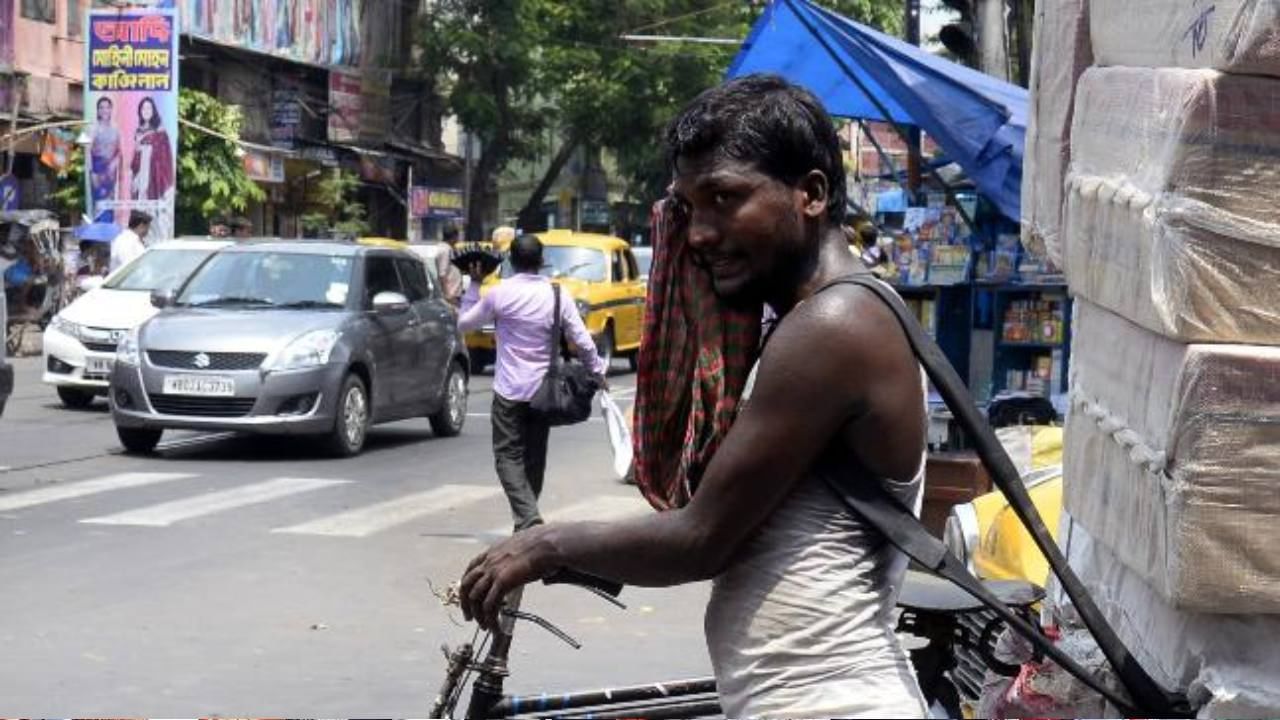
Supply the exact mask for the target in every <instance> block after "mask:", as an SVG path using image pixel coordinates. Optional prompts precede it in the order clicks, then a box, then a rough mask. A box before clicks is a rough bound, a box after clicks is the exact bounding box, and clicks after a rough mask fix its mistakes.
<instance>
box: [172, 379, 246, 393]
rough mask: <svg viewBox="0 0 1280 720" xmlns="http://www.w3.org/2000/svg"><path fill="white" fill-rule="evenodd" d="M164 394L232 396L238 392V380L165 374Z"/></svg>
mask: <svg viewBox="0 0 1280 720" xmlns="http://www.w3.org/2000/svg"><path fill="white" fill-rule="evenodd" d="M164 394H165V395H201V396H205V397H231V396H232V395H235V394H236V381H235V380H232V379H231V378H225V377H205V376H202V375H165V376H164Z"/></svg>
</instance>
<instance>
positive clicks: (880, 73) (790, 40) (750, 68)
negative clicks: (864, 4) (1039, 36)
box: [728, 0, 1028, 220]
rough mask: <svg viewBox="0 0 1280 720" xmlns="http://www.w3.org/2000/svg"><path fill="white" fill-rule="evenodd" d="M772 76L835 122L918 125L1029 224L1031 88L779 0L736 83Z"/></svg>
mask: <svg viewBox="0 0 1280 720" xmlns="http://www.w3.org/2000/svg"><path fill="white" fill-rule="evenodd" d="M757 72H767V73H776V74H778V75H782V76H783V77H785V78H787V79H788V80H790V81H792V82H794V83H796V84H798V85H802V86H804V87H806V88H808V89H809V90H810V91H812V92H813V93H814V94H815V95H817V96H818V98H819V99H821V100H822V103H823V105H825V106H826V108H827V111H828V112H830V113H831V114H832V115H836V116H839V117H848V118H860V119H864V120H879V121H891V122H896V123H900V124H908V125H916V126H919V127H920V128H921V129H923V130H924V131H925V132H927V133H929V136H930V137H932V138H933V139H934V140H935V141H937V143H938V145H939V146H940V147H942V149H943V151H944V152H945V153H946V154H947V157H949V158H950V159H951V160H953V161H955V162H956V163H958V164H959V165H960V166H961V167H963V168H964V170H965V173H966V174H967V175H968V176H969V177H970V178H971V179H972V180H973V182H974V184H975V185H976V186H977V187H978V189H979V190H980V191H981V192H982V193H983V194H984V195H986V196H987V198H988V199H989V200H991V201H992V202H993V203H994V204H995V205H996V206H997V207H998V208H999V209H1000V212H1001V213H1003V214H1004V215H1005V216H1007V217H1009V218H1010V219H1012V220H1018V219H1019V218H1020V217H1021V210H1020V206H1021V188H1022V146H1023V139H1024V137H1025V135H1026V128H1027V104H1028V93H1027V91H1026V90H1025V89H1023V88H1020V87H1018V86H1016V85H1012V84H1010V83H1007V82H1004V81H1002V80H999V79H996V78H994V77H991V76H990V75H985V74H983V73H980V72H978V71H976V70H972V69H970V68H967V67H964V66H962V65H958V64H956V63H953V62H950V61H948V60H945V59H943V58H940V57H937V56H935V55H932V54H930V53H928V52H925V51H924V50H921V49H920V48H918V47H915V46H914V45H909V44H907V43H905V42H903V41H901V40H898V39H896V38H893V37H890V36H888V35H885V34H884V33H880V32H877V31H875V30H872V29H871V28H869V27H867V26H865V25H861V24H859V23H856V22H854V21H852V20H849V19H848V18H845V17H843V16H841V15H838V14H836V13H833V12H831V11H830V10H826V9H824V8H822V7H819V6H818V5H816V4H814V3H812V2H809V0H773V1H772V2H771V3H770V4H769V6H768V7H767V8H766V9H765V12H764V15H762V16H761V17H760V19H759V20H758V21H757V22H756V24H755V27H753V28H752V30H751V34H750V35H749V36H748V37H747V41H746V42H745V43H744V44H743V46H742V50H741V51H740V52H739V53H738V57H737V58H735V59H734V62H733V65H732V66H731V67H730V68H729V72H728V76H729V77H731V78H732V77H739V76H742V75H749V74H751V73H757Z"/></svg>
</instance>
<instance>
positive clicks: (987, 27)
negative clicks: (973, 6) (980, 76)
mask: <svg viewBox="0 0 1280 720" xmlns="http://www.w3.org/2000/svg"><path fill="white" fill-rule="evenodd" d="M977 21H978V47H979V51H978V52H979V57H980V58H981V59H982V72H984V73H986V74H988V75H991V76H993V77H998V78H1000V79H1001V80H1008V79H1009V46H1008V44H1007V42H1006V40H1005V37H1006V35H1005V17H1004V0H978V7H977Z"/></svg>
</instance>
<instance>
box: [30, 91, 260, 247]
mask: <svg viewBox="0 0 1280 720" xmlns="http://www.w3.org/2000/svg"><path fill="white" fill-rule="evenodd" d="M178 116H179V117H180V118H181V119H182V120H184V121H186V123H183V125H182V126H181V127H180V128H179V131H178V190H177V194H176V199H175V205H176V208H175V209H176V213H177V218H176V223H175V224H176V227H175V232H177V233H178V234H179V235H192V234H201V233H204V232H205V229H206V227H207V225H208V220H209V218H210V217H212V216H214V215H216V214H218V213H223V212H244V211H245V210H246V209H247V208H248V207H249V203H250V202H259V201H261V200H262V199H263V198H265V197H266V194H265V193H264V192H263V191H262V188H260V187H258V185H257V183H255V182H254V181H253V180H250V179H249V176H248V174H246V173H245V170H244V163H243V162H241V159H240V156H241V155H240V151H239V148H238V142H237V141H238V140H239V139H240V127H241V124H242V122H243V118H242V117H241V115H240V111H239V109H238V108H236V107H234V106H231V105H227V104H225V103H223V102H221V101H219V100H218V99H217V98H214V97H213V96H211V95H207V94H205V93H202V92H200V91H198V90H188V89H185V88H184V89H182V90H181V91H180V92H179V94H178ZM187 123H193V124H194V125H196V126H198V127H193V126H192V125H189V124H187ZM215 133H216V134H215ZM84 185H85V183H84V151H83V149H82V148H80V147H79V146H77V147H76V148H75V150H74V151H73V152H72V153H71V157H70V161H69V162H68V163H67V166H66V167H65V168H63V170H62V172H60V173H59V174H58V189H57V190H56V191H55V192H54V193H53V195H52V199H53V201H54V203H55V204H56V205H57V208H58V210H60V211H61V212H62V213H64V214H65V215H67V216H69V217H72V218H74V219H75V220H76V221H79V219H80V216H81V215H82V214H83V213H84V211H85V202H84V201H85V197H84V194H85V186H84Z"/></svg>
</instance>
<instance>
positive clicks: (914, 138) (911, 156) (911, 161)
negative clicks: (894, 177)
mask: <svg viewBox="0 0 1280 720" xmlns="http://www.w3.org/2000/svg"><path fill="white" fill-rule="evenodd" d="M904 2H905V12H906V17H905V18H904V22H903V28H905V30H906V40H907V42H908V43H910V44H912V45H919V44H920V0H904ZM920 141H921V138H920V126H919V125H917V124H915V123H914V122H913V123H912V124H911V125H910V126H909V127H908V129H907V190H908V195H910V196H911V197H910V199H911V201H912V202H913V203H914V202H916V199H917V196H918V195H919V194H920V165H921V158H920V154H921V152H920Z"/></svg>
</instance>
